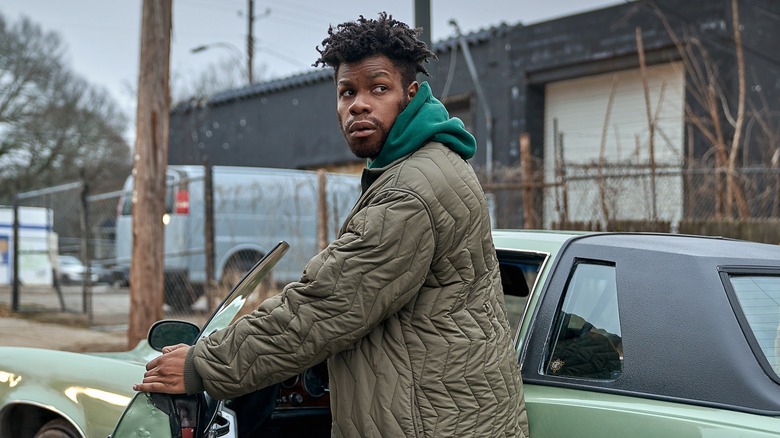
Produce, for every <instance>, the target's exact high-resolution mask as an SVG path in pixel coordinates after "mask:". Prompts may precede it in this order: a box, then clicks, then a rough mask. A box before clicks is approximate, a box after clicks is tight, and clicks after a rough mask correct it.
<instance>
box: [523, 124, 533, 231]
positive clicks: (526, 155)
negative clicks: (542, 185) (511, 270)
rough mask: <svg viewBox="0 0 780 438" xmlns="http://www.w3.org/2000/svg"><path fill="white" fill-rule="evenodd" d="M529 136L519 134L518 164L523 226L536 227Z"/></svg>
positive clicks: (527, 227)
mask: <svg viewBox="0 0 780 438" xmlns="http://www.w3.org/2000/svg"><path fill="white" fill-rule="evenodd" d="M531 160H532V157H531V136H530V135H528V133H527V132H525V133H523V134H520V165H521V166H522V169H523V173H522V182H523V186H524V188H523V228H525V229H533V228H536V220H534V189H533V187H531V184H532V182H533V175H532V174H533V171H534V168H533V165H532V164H531Z"/></svg>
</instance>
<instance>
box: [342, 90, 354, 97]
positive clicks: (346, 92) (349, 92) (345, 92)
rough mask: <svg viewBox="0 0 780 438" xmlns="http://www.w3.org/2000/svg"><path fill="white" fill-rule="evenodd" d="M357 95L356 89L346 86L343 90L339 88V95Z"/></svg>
mask: <svg viewBox="0 0 780 438" xmlns="http://www.w3.org/2000/svg"><path fill="white" fill-rule="evenodd" d="M354 95H355V90H353V89H351V88H345V89H343V90H339V97H350V96H354Z"/></svg>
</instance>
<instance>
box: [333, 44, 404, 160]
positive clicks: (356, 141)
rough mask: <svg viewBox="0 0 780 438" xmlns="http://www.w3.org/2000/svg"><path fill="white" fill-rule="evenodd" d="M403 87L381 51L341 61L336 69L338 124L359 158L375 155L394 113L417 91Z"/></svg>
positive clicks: (391, 123)
mask: <svg viewBox="0 0 780 438" xmlns="http://www.w3.org/2000/svg"><path fill="white" fill-rule="evenodd" d="M418 87H419V84H418V83H417V82H416V81H415V82H412V84H411V85H409V87H404V86H403V84H402V81H401V73H400V71H399V70H398V68H396V67H395V65H393V62H392V61H390V59H389V58H388V57H386V56H384V55H377V56H372V57H370V58H365V59H363V60H361V61H357V62H353V63H349V64H341V65H340V66H339V68H338V72H337V73H336V90H337V95H336V99H337V101H338V105H337V110H338V116H339V127H340V128H341V132H342V133H343V134H344V138H346V139H347V144H348V145H349V148H350V149H351V150H352V153H354V154H355V155H356V156H357V157H359V158H376V157H377V155H379V152H380V151H381V150H382V146H384V144H385V140H386V139H387V134H388V133H389V132H390V128H392V127H393V123H395V119H396V117H398V114H400V113H401V111H403V109H404V108H406V105H408V104H409V101H410V100H411V99H412V97H414V95H415V93H417V89H418Z"/></svg>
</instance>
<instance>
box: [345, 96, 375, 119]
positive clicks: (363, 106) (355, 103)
mask: <svg viewBox="0 0 780 438" xmlns="http://www.w3.org/2000/svg"><path fill="white" fill-rule="evenodd" d="M366 97H367V96H366V95H365V94H363V93H357V94H356V95H355V98H354V99H353V100H352V104H351V105H350V106H349V113H350V114H352V115H357V114H361V113H370V112H371V104H370V102H369V101H368V99H367V98H366Z"/></svg>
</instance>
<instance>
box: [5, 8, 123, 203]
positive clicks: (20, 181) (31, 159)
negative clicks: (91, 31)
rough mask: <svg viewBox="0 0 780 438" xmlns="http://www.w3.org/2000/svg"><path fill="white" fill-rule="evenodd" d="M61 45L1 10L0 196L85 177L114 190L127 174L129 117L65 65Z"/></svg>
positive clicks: (92, 183)
mask: <svg viewBox="0 0 780 438" xmlns="http://www.w3.org/2000/svg"><path fill="white" fill-rule="evenodd" d="M64 50H65V49H64V47H63V45H62V43H61V41H60V39H59V37H58V36H57V34H54V33H48V34H47V33H44V32H43V31H42V30H41V28H40V27H39V26H37V25H35V24H33V23H32V22H31V21H30V20H28V19H26V18H23V19H21V20H20V21H19V23H17V24H14V25H8V24H7V23H6V22H5V19H4V18H3V17H2V16H1V15H0V133H2V136H0V197H6V198H7V197H10V195H11V193H10V190H11V189H13V187H14V186H18V187H20V188H21V189H28V188H34V187H40V186H45V185H53V184H58V183H62V182H69V181H73V180H76V179H79V178H80V175H82V174H83V175H85V176H86V177H87V179H88V181H87V182H88V183H89V184H90V185H91V186H93V187H96V188H100V187H101V185H102V186H104V187H106V188H117V187H118V186H120V185H121V183H122V180H123V179H124V177H125V176H126V175H127V174H128V173H129V169H130V148H129V147H128V145H127V143H126V142H125V140H124V139H123V138H122V133H123V131H124V130H125V127H126V125H127V117H126V116H125V115H124V114H122V113H121V112H120V111H119V110H118V109H117V106H116V104H115V103H114V101H113V100H112V99H111V98H110V97H109V96H108V95H107V94H106V93H105V92H104V91H103V90H100V89H97V88H95V87H93V86H91V85H89V84H88V83H87V82H86V81H84V80H83V79H81V78H79V77H77V76H75V75H74V74H73V73H72V72H71V71H70V70H69V68H68V67H67V66H66V64H65V63H64V61H63V59H62V53H63V52H64ZM10 181H14V184H8V183H5V182H10Z"/></svg>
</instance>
